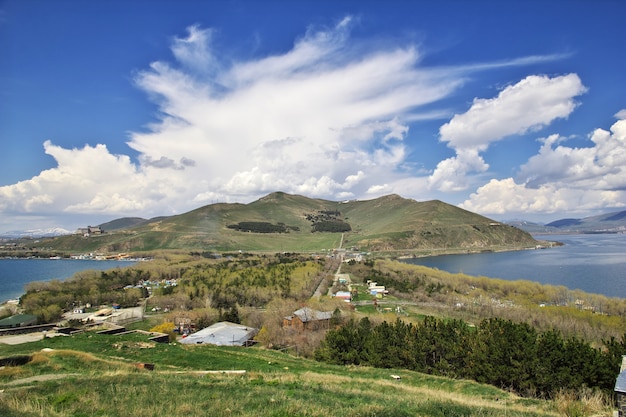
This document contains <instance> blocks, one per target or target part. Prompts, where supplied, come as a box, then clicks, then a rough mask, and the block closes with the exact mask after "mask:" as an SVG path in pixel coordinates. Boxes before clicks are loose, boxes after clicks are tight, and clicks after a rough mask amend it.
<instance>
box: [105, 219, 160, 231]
mask: <svg viewBox="0 0 626 417" xmlns="http://www.w3.org/2000/svg"><path fill="white" fill-rule="evenodd" d="M162 218H163V217H155V218H153V219H150V220H148V219H143V218H141V217H122V218H120V219H115V220H111V221H110V222H106V223H102V224H100V225H98V226H99V227H100V228H101V229H102V230H104V231H107V232H109V231H113V230H120V229H128V228H130V227H138V226H141V225H142V224H146V223H149V222H153V221H158V220H160V219H162Z"/></svg>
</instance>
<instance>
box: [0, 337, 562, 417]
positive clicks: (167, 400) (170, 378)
mask: <svg viewBox="0 0 626 417" xmlns="http://www.w3.org/2000/svg"><path fill="white" fill-rule="evenodd" d="M44 348H45V349H44ZM12 355H22V356H24V355H31V356H30V358H31V360H30V362H28V363H26V364H24V365H22V366H6V367H2V368H0V382H1V383H2V385H3V388H4V389H3V390H2V392H1V393H0V414H1V415H2V416H6V417H15V416H20V417H31V416H32V417H34V416H40V415H54V416H59V417H64V416H79V415H81V416H82V415H85V416H87V415H106V416H113V415H120V416H121V415H127V416H130V415H132V416H137V417H144V416H145V417H148V416H156V415H167V416H173V417H176V416H200V415H211V416H230V415H237V416H255V417H256V416H320V417H324V416H333V417H337V416H346V417H353V416H354V417H356V416H388V417H392V416H398V417H404V416H416V415H419V416H469V415H481V416H502V415H507V416H518V417H522V416H528V417H530V416H537V415H544V416H545V415H548V416H550V415H552V416H558V415H564V414H561V413H559V412H558V406H559V403H557V402H552V401H540V400H529V399H523V398H520V397H517V396H515V395H513V394H511V393H509V392H506V391H502V390H499V389H496V388H493V387H490V386H487V385H481V384H478V383H474V382H470V381H464V380H454V379H447V378H441V377H435V376H429V375H425V374H420V373H417V372H411V371H404V370H392V369H373V368H369V367H342V366H333V365H327V364H323V363H319V362H314V361H311V360H307V359H303V358H298V357H294V356H290V355H287V354H284V353H279V352H276V351H268V350H264V349H257V348H229V347H216V346H189V347H185V346H184V345H181V344H157V343H154V342H147V341H146V336H145V335H143V336H142V335H137V334H127V335H120V336H112V335H102V334H96V333H94V332H87V333H84V334H76V335H74V336H71V337H55V338H51V339H46V340H40V341H38V342H32V343H28V344H25V345H19V346H10V345H1V344H0V357H8V356H12ZM137 363H151V364H154V365H155V367H154V370H153V371H148V370H145V369H138V368H137V367H136V366H134V364H137ZM233 371H237V372H233ZM392 375H397V376H398V377H399V378H400V379H396V378H393V377H392Z"/></svg>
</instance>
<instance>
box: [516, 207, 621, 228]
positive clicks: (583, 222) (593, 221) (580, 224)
mask: <svg viewBox="0 0 626 417" xmlns="http://www.w3.org/2000/svg"><path fill="white" fill-rule="evenodd" d="M506 223H507V224H509V225H511V226H515V227H518V228H520V229H522V230H524V231H527V232H528V233H626V210H624V211H618V212H613V213H606V214H601V215H599V216H591V217H583V218H581V219H574V218H567V219H560V220H555V221H553V222H550V223H548V224H540V223H532V222H527V221H524V220H514V221H508V222H506Z"/></svg>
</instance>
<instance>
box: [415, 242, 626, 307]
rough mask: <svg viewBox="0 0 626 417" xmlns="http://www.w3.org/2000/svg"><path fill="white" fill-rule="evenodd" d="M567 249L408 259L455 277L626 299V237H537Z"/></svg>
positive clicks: (557, 248)
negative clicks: (526, 282)
mask: <svg viewBox="0 0 626 417" xmlns="http://www.w3.org/2000/svg"><path fill="white" fill-rule="evenodd" d="M535 238H536V239H538V240H550V241H558V242H563V243H564V244H565V245H564V246H560V247H556V248H550V249H543V250H525V251H515V252H498V253H478V254H468V255H444V256H432V257H426V258H414V259H407V260H405V261H406V262H407V263H412V264H416V265H424V266H428V267H431V268H438V269H441V270H443V271H448V272H452V273H457V272H461V273H464V274H467V275H474V276H485V277H490V278H502V279H506V280H519V279H525V280H529V281H536V282H540V283H542V284H550V285H563V286H565V287H567V288H569V289H580V290H583V291H585V292H589V293H595V294H603V295H606V296H609V297H619V298H626V234H588V235H538V236H535Z"/></svg>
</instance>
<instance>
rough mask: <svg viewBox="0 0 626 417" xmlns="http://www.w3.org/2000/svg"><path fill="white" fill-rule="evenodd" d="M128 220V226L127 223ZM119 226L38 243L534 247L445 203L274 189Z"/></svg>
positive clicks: (218, 247)
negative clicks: (336, 197)
mask: <svg viewBox="0 0 626 417" xmlns="http://www.w3.org/2000/svg"><path fill="white" fill-rule="evenodd" d="M133 223H134V224H133ZM120 224H129V226H127V227H125V228H120V229H114V228H113V227H109V229H108V230H107V227H105V226H106V224H105V225H102V228H103V229H104V230H105V233H104V234H102V235H97V236H93V237H89V238H85V237H83V236H77V235H72V236H64V237H61V238H57V239H54V241H47V242H44V243H43V244H42V246H46V247H51V248H53V249H55V250H64V251H74V252H76V251H90V252H92V251H103V252H130V251H152V250H157V249H183V250H197V251H214V250H215V251H237V250H242V251H291V252H299V251H324V250H330V249H333V248H339V247H342V248H348V249H349V248H358V250H362V251H371V252H374V251H375V252H393V253H398V254H403V253H405V252H409V253H433V252H438V253H444V252H468V251H484V250H500V249H518V248H522V247H534V246H535V245H536V244H537V241H535V239H534V238H532V236H530V235H529V234H528V233H526V232H523V231H522V230H520V229H518V228H515V227H512V226H509V225H506V224H503V223H499V222H496V221H494V220H491V219H489V218H486V217H483V216H480V215H478V214H475V213H472V212H469V211H466V210H463V209H460V208H458V207H455V206H452V205H450V204H447V203H444V202H441V201H438V200H433V201H425V202H417V201H415V200H410V199H405V198H402V197H400V196H398V195H388V196H384V197H380V198H376V199H373V200H365V201H343V202H340V201H329V200H322V199H314V198H308V197H304V196H300V195H292V194H286V193H282V192H275V193H272V194H269V195H267V196H265V197H263V198H260V199H259V200H257V201H254V202H252V203H249V204H240V203H232V204H231V203H218V204H212V205H208V206H204V207H200V208H198V209H196V210H193V211H190V212H188V213H184V214H180V215H176V216H169V217H160V218H156V219H151V220H148V221H140V219H135V220H128V219H126V220H124V219H119V220H118V221H114V222H111V223H110V224H109V225H114V226H115V225H120Z"/></svg>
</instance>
